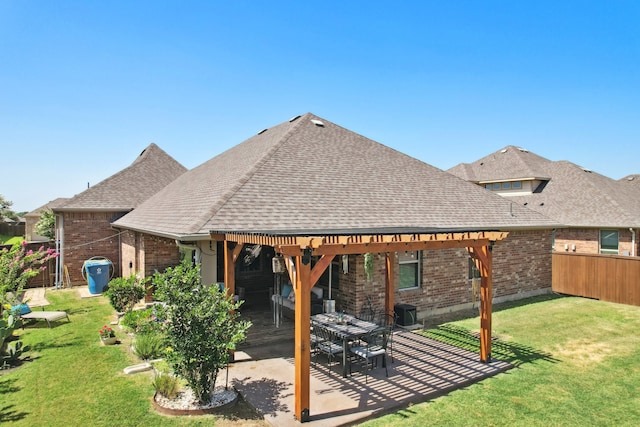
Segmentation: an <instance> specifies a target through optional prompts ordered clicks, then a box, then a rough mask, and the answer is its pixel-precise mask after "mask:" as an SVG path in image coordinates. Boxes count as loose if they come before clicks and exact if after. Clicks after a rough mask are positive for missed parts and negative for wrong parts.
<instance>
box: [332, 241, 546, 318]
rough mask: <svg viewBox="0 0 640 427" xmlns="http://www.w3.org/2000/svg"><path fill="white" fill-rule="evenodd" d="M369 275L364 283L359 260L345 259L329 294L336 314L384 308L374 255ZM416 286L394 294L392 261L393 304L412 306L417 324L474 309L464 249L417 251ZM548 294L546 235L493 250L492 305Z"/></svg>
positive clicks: (378, 259) (379, 259)
mask: <svg viewBox="0 0 640 427" xmlns="http://www.w3.org/2000/svg"><path fill="white" fill-rule="evenodd" d="M373 268H374V273H373V277H372V280H371V281H367V280H366V278H365V273H364V257H363V256H350V257H349V273H348V274H347V275H343V276H341V277H340V286H339V288H340V289H339V290H338V291H337V292H334V295H335V297H334V298H335V299H336V300H337V303H336V304H337V309H338V310H345V311H347V312H350V313H355V314H357V313H359V312H360V310H361V309H362V308H363V307H365V306H366V304H367V299H368V298H370V299H371V302H372V306H373V308H374V310H376V311H382V310H383V308H384V295H385V287H384V286H385V285H384V277H385V257H384V254H374V258H373ZM421 269H422V285H421V286H420V287H419V288H417V289H407V290H399V289H397V283H398V282H399V268H398V260H397V257H396V260H395V270H394V271H395V282H396V290H395V295H394V298H395V303H396V304H411V305H415V306H416V311H417V314H418V319H422V318H425V317H429V316H435V315H439V314H442V313H445V312H451V311H457V310H462V309H471V308H475V307H478V306H479V303H480V302H479V299H477V298H476V299H474V295H473V293H472V286H471V283H470V280H469V254H468V252H467V251H466V250H465V249H442V250H435V251H423V253H422V265H421ZM550 289H551V230H542V231H518V232H511V233H510V234H509V237H507V239H505V240H503V241H501V242H499V243H497V244H496V245H495V246H494V249H493V296H494V302H500V301H507V300H512V299H519V298H525V297H528V296H532V295H536V294H541V293H546V292H549V291H550Z"/></svg>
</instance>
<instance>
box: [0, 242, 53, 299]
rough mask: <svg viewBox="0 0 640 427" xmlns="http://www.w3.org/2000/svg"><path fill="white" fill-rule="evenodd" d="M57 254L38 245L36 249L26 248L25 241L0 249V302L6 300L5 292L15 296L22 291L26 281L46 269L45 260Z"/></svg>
mask: <svg viewBox="0 0 640 427" xmlns="http://www.w3.org/2000/svg"><path fill="white" fill-rule="evenodd" d="M57 256H58V253H57V252H56V251H54V250H53V249H47V250H45V249H44V246H40V248H39V249H38V250H37V251H32V250H27V242H22V243H20V244H15V245H13V246H12V247H11V249H6V248H4V249H2V250H1V251H0V303H4V302H10V303H13V302H15V301H7V298H6V295H7V292H12V293H13V294H14V295H15V296H16V297H17V296H18V295H20V294H21V293H22V291H23V290H24V287H25V285H26V284H27V281H28V280H29V279H30V278H32V277H35V276H37V275H38V273H40V271H43V270H45V269H46V262H47V261H49V260H50V259H52V258H55V257H57Z"/></svg>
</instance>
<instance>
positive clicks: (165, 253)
mask: <svg viewBox="0 0 640 427" xmlns="http://www.w3.org/2000/svg"><path fill="white" fill-rule="evenodd" d="M121 251H122V275H123V276H129V275H131V274H140V275H142V276H145V277H146V276H152V275H153V273H155V272H156V271H160V272H163V271H164V270H165V269H166V268H167V267H173V266H176V265H178V264H179V263H180V250H179V248H178V246H177V245H176V242H175V240H173V239H166V238H164V237H157V236H152V235H150V234H143V233H136V232H133V231H128V230H125V231H123V232H122V236H121Z"/></svg>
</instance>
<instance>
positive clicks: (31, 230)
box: [24, 197, 69, 242]
mask: <svg viewBox="0 0 640 427" xmlns="http://www.w3.org/2000/svg"><path fill="white" fill-rule="evenodd" d="M68 200H69V199H68V198H65V197H59V198H57V199H55V200H52V201H50V202H49V203H47V204H46V205H43V206H40V207H39V208H37V209H34V210H33V211H31V212H29V213H28V214H26V215H25V216H24V218H25V240H26V241H28V242H45V241H48V240H49V239H48V238H47V237H44V236H40V235H38V234H36V232H35V226H36V224H37V223H38V221H40V216H41V215H42V212H43V211H46V210H48V209H51V210H53V209H54V208H56V207H58V206H61V205H63V204H64V203H66V202H67V201H68Z"/></svg>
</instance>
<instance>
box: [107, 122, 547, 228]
mask: <svg viewBox="0 0 640 427" xmlns="http://www.w3.org/2000/svg"><path fill="white" fill-rule="evenodd" d="M510 205H513V204H512V203H510V202H509V201H507V200H505V199H503V198H501V197H500V196H497V195H495V194H492V193H490V192H487V191H485V190H484V189H483V188H479V187H478V186H476V185H473V184H470V183H468V182H466V181H464V180H461V179H459V178H458V177H455V176H453V175H451V174H448V173H446V172H443V171H441V170H439V169H437V168H435V167H432V166H430V165H428V164H426V163H423V162H421V161H419V160H417V159H414V158H412V157H409V156H407V155H405V154H403V153H400V152H398V151H396V150H393V149H391V148H389V147H386V146H384V145H382V144H379V143H377V142H375V141H372V140H370V139H367V138H365V137H363V136H361V135H358V134H356V133H354V132H351V131H349V130H347V129H344V128H342V127H340V126H338V125H335V124H333V123H331V122H329V121H327V120H325V119H322V118H319V117H317V116H314V115H312V114H310V113H308V114H305V115H304V116H301V117H298V118H296V119H293V120H291V121H287V122H284V123H281V124H279V125H277V126H275V127H272V128H270V129H268V130H266V131H263V132H261V133H259V134H258V135H255V136H253V137H252V138H249V139H248V140H246V141H244V142H243V143H241V144H239V145H237V146H235V147H233V148H231V149H230V150H228V151H225V152H224V153H222V154H220V155H218V156H216V157H214V158H213V159H211V160H209V161H207V162H205V163H203V164H202V165H200V166H198V167H196V168H194V169H192V170H190V171H189V172H186V173H185V174H183V175H182V176H180V177H179V178H177V179H176V180H175V181H174V182H172V183H171V184H169V185H168V186H167V187H166V188H164V189H163V190H161V191H160V192H158V193H157V194H155V195H154V196H152V197H151V198H149V199H148V200H147V201H146V202H144V203H143V204H141V205H140V206H139V207H138V208H137V209H135V210H134V211H133V212H131V213H129V214H127V215H125V216H124V217H122V218H121V219H119V220H118V221H116V222H115V223H114V225H115V226H116V227H122V228H130V229H135V230H140V231H145V232H148V233H151V234H160V235H168V236H176V237H189V236H191V237H193V236H194V235H195V236H204V235H207V236H208V233H209V232H210V231H211V230H218V231H241V232H270V233H283V234H284V233H309V234H314V233H325V234H326V233H328V232H330V231H334V232H336V231H337V230H343V231H344V230H350V232H352V233H355V232H357V231H358V230H380V229H391V228H394V229H404V230H407V229H414V230H417V229H434V228H438V229H447V230H452V229H467V230H471V229H485V230H487V229H492V230H495V229H508V228H529V227H531V228H533V227H552V226H555V225H556V224H555V222H553V221H551V220H550V219H548V218H546V217H544V216H542V215H539V214H537V213H535V212H533V211H531V210H529V209H526V208H524V207H522V206H513V207H511V206H510ZM510 209H512V213H513V215H511V214H510Z"/></svg>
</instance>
